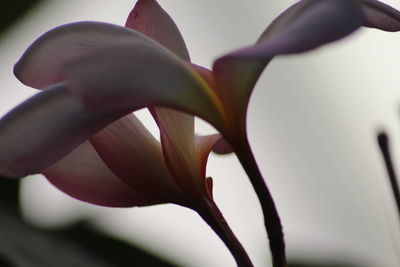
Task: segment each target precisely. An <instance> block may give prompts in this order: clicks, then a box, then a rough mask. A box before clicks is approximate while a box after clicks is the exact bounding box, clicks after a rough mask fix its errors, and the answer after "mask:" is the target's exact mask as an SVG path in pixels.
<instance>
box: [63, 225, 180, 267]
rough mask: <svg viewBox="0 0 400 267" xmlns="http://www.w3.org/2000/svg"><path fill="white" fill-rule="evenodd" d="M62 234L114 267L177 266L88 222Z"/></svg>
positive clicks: (70, 228)
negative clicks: (102, 231) (100, 230)
mask: <svg viewBox="0 0 400 267" xmlns="http://www.w3.org/2000/svg"><path fill="white" fill-rule="evenodd" d="M62 234H63V235H64V236H65V237H66V238H70V239H71V241H74V242H79V244H80V245H81V246H84V247H85V248H86V249H87V250H89V251H91V252H93V253H95V254H97V255H102V256H103V258H104V259H106V260H107V261H108V262H110V263H112V264H113V266H118V267H128V266H149V267H150V266H151V267H173V266H176V265H173V264H171V263H168V262H166V261H165V260H161V259H160V258H158V257H156V256H154V255H152V254H150V253H149V252H146V251H145V250H143V249H141V248H139V247H135V246H132V245H131V244H129V243H127V242H124V241H121V240H119V239H116V238H114V237H111V236H108V235H106V234H104V233H101V232H99V231H98V230H96V229H95V228H93V227H91V226H90V224H88V223H86V222H80V223H77V224H75V225H73V226H71V227H69V228H66V229H64V230H63V231H62Z"/></svg>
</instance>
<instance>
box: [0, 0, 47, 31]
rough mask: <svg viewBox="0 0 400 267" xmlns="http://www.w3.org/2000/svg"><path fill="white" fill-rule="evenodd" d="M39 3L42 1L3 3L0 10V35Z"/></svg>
mask: <svg viewBox="0 0 400 267" xmlns="http://www.w3.org/2000/svg"><path fill="white" fill-rule="evenodd" d="M39 2H41V0H13V1H7V2H6V3H3V6H2V8H0V34H1V33H3V32H4V30H6V29H7V28H8V27H9V26H11V25H12V24H13V23H14V22H16V21H17V20H18V19H20V18H21V17H22V16H23V15H24V14H26V13H27V12H28V11H29V10H31V9H32V8H33V7H34V6H35V5H36V4H38V3H39Z"/></svg>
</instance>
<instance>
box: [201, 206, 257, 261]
mask: <svg viewBox="0 0 400 267" xmlns="http://www.w3.org/2000/svg"><path fill="white" fill-rule="evenodd" d="M196 210H197V212H198V213H199V215H200V216H201V217H202V218H203V220H204V221H206V222H207V223H208V225H209V226H210V227H211V228H212V229H213V230H214V232H215V233H216V234H217V235H218V236H219V237H220V238H221V240H222V241H223V242H224V243H225V245H226V246H227V247H228V249H229V250H230V252H231V253H232V255H233V257H234V258H235V260H236V263H237V266H238V267H252V266H253V264H252V263H251V260H250V258H249V256H248V255H247V253H246V251H245V250H244V248H243V246H242V245H241V244H240V242H239V240H238V239H237V238H236V236H235V234H234V233H233V232H232V230H231V229H230V227H229V225H228V223H227V222H226V221H225V219H224V217H223V215H222V213H221V211H220V210H219V209H218V207H217V205H216V204H215V203H214V201H212V200H208V199H207V200H206V203H204V204H203V205H201V207H200V208H197V209H196Z"/></svg>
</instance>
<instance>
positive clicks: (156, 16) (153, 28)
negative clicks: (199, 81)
mask: <svg viewBox="0 0 400 267" xmlns="http://www.w3.org/2000/svg"><path fill="white" fill-rule="evenodd" d="M125 26H126V27H128V28H131V29H133V30H136V31H138V32H141V33H143V34H144V35H146V36H147V37H150V38H152V39H153V40H155V41H156V42H157V43H159V44H161V45H162V46H164V47H165V48H168V49H169V50H170V51H171V52H173V53H174V54H175V55H177V56H178V57H180V58H181V59H183V60H186V61H190V57H189V52H188V50H187V48H186V45H185V41H184V40H183V37H182V35H181V33H180V31H179V29H178V27H177V26H176V24H175V22H174V21H173V20H172V18H171V17H170V16H169V15H168V14H167V12H165V11H164V10H163V9H162V7H161V6H160V5H159V4H158V3H157V1H155V0H139V1H138V2H137V3H136V5H135V7H134V8H133V10H132V11H131V13H130V14H129V16H128V19H127V20H126V23H125Z"/></svg>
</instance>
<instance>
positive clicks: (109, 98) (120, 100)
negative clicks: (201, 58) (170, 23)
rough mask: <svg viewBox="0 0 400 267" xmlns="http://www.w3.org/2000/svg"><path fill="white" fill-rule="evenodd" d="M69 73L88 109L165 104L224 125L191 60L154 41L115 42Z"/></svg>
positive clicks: (214, 99)
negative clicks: (182, 59)
mask: <svg viewBox="0 0 400 267" xmlns="http://www.w3.org/2000/svg"><path fill="white" fill-rule="evenodd" d="M66 77H67V81H68V83H69V85H70V86H71V89H72V90H73V91H74V93H75V94H76V95H77V96H78V97H79V98H81V99H82V101H83V102H84V103H85V105H86V107H87V108H88V109H89V110H102V111H107V112H109V111H116V110H120V109H125V108H131V109H138V108H143V107H148V106H161V107H168V108H173V109H178V110H182V111H185V112H188V113H192V114H196V115H198V116H199V117H201V118H203V119H205V120H206V121H208V122H210V123H211V124H212V125H213V126H214V127H216V128H217V129H219V130H221V129H222V130H223V129H224V124H223V119H222V117H223V116H224V115H223V114H222V112H223V111H222V109H221V104H220V101H219V99H218V97H217V96H216V95H215V93H214V91H213V90H212V89H211V88H210V87H209V86H208V85H207V83H206V82H205V81H204V80H203V79H202V78H201V77H200V76H199V75H198V74H197V73H196V72H194V71H193V70H192V69H191V68H190V67H189V66H188V65H187V64H186V63H184V62H183V61H181V60H180V59H179V58H177V57H176V56H174V55H173V54H172V53H170V52H169V51H167V50H166V49H163V48H161V47H160V46H158V45H155V44H154V43H150V42H126V43H124V44H118V45H117V44H116V45H114V46H112V47H110V48H108V49H105V50H103V51H101V52H99V53H95V54H93V55H90V56H88V57H85V58H81V59H80V60H77V61H76V62H74V63H73V64H70V65H69V66H68V67H67V68H66Z"/></svg>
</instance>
